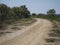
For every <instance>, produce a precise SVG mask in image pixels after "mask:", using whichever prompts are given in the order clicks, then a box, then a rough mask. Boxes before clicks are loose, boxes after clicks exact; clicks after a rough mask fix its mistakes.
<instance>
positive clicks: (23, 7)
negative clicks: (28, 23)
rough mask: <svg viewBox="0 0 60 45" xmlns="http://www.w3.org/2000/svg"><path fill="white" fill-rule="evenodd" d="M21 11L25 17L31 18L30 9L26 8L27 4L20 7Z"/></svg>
mask: <svg viewBox="0 0 60 45" xmlns="http://www.w3.org/2000/svg"><path fill="white" fill-rule="evenodd" d="M19 10H20V13H21V15H22V17H23V18H29V17H30V11H29V10H28V9H27V8H26V6H25V5H23V6H20V7H19Z"/></svg>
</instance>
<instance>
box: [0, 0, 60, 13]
mask: <svg viewBox="0 0 60 45" xmlns="http://www.w3.org/2000/svg"><path fill="white" fill-rule="evenodd" d="M0 3H4V4H6V5H8V6H9V7H14V6H21V5H26V6H27V8H28V9H29V10H30V12H31V13H46V12H47V10H49V9H55V10H56V13H58V14H60V0H0Z"/></svg>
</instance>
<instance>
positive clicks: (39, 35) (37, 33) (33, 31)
mask: <svg viewBox="0 0 60 45" xmlns="http://www.w3.org/2000/svg"><path fill="white" fill-rule="evenodd" d="M51 28H52V23H51V22H50V21H48V20H45V19H37V21H36V22H35V23H34V24H32V25H30V26H28V27H26V28H23V29H22V30H18V31H17V32H15V33H11V34H9V35H5V36H3V37H0V45H44V44H45V41H44V39H45V37H46V35H47V33H48V31H50V30H51Z"/></svg>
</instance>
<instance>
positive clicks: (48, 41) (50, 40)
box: [45, 38, 55, 43]
mask: <svg viewBox="0 0 60 45" xmlns="http://www.w3.org/2000/svg"><path fill="white" fill-rule="evenodd" d="M45 41H46V42H47V43H54V42H55V39H53V38H49V39H45Z"/></svg>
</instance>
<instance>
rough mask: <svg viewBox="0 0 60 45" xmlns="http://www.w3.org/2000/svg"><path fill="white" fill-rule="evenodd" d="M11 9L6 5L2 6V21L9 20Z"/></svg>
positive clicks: (0, 16) (0, 9)
mask: <svg viewBox="0 0 60 45" xmlns="http://www.w3.org/2000/svg"><path fill="white" fill-rule="evenodd" d="M9 10H10V8H9V7H8V6H7V5H5V4H0V21H5V20H6V19H7V18H8V14H9Z"/></svg>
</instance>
